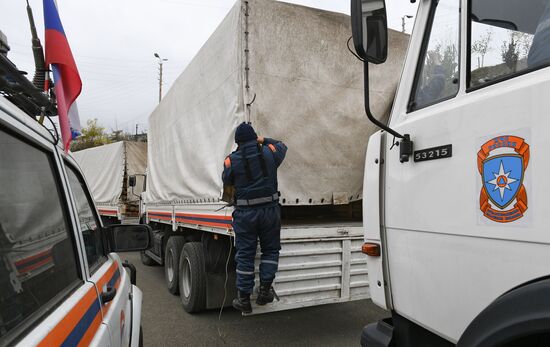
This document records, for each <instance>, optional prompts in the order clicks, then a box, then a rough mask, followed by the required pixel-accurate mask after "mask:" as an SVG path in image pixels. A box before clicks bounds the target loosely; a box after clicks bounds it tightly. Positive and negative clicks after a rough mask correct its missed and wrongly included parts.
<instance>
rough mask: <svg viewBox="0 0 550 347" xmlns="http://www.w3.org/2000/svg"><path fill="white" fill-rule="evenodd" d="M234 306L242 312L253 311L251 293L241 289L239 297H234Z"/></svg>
mask: <svg viewBox="0 0 550 347" xmlns="http://www.w3.org/2000/svg"><path fill="white" fill-rule="evenodd" d="M233 307H234V308H235V309H236V310H239V311H241V312H242V313H252V306H251V305H250V294H246V293H243V292H241V291H240V290H239V292H238V296H237V298H235V299H233Z"/></svg>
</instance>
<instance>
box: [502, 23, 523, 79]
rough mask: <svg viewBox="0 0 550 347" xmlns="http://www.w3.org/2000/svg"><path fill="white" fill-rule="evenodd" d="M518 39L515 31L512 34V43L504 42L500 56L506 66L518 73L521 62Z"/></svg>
mask: <svg viewBox="0 0 550 347" xmlns="http://www.w3.org/2000/svg"><path fill="white" fill-rule="evenodd" d="M518 41H519V40H518V37H517V35H515V34H514V32H513V31H511V32H510V41H503V42H502V46H501V47H500V52H501V53H500V55H501V57H502V61H503V62H504V63H505V64H506V66H507V67H508V69H510V71H511V72H516V69H517V64H518V60H519V48H520V47H519V45H518Z"/></svg>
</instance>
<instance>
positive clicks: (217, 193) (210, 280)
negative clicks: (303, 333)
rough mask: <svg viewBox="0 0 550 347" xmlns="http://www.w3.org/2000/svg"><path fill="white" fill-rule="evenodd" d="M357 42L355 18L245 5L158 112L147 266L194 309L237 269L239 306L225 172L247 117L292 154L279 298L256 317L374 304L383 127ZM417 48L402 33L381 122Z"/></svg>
mask: <svg viewBox="0 0 550 347" xmlns="http://www.w3.org/2000/svg"><path fill="white" fill-rule="evenodd" d="M350 36H351V28H350V19H349V16H346V15H344V14H338V13H332V12H326V11H321V10H317V9H312V8H307V7H302V6H297V5H291V4H286V3H282V2H275V1H266V0H261V1H260V0H253V1H238V2H237V3H236V4H235V6H234V7H233V8H232V9H231V11H230V12H229V14H228V15H227V17H226V18H225V19H224V20H223V22H222V23H221V24H220V26H219V27H218V28H217V30H216V31H215V32H214V33H213V35H212V36H211V37H210V38H209V40H208V41H207V42H206V44H205V45H204V46H203V47H202V49H201V50H200V51H199V53H198V54H197V55H196V57H195V58H194V60H193V61H192V62H191V63H190V64H189V66H188V67H187V68H186V70H185V71H184V72H183V73H182V75H181V76H180V77H179V78H178V79H177V80H176V81H175V83H174V85H173V87H172V88H171V89H170V91H169V92H168V93H167V95H166V96H165V98H164V99H163V100H162V102H161V103H160V105H159V106H158V107H157V108H156V109H155V111H154V112H153V114H152V115H151V117H150V119H149V133H148V141H149V156H148V176H147V191H146V193H145V194H144V195H145V209H144V216H145V219H146V222H147V223H149V224H150V225H151V226H153V229H154V230H155V232H154V238H153V239H154V242H153V247H152V248H151V249H150V250H148V251H146V252H144V253H143V254H142V260H143V262H144V263H146V264H153V263H154V262H157V263H160V264H164V265H165V269H166V282H167V285H168V288H169V290H170V292H172V293H174V294H176V293H178V292H179V293H180V294H181V300H182V302H183V306H184V308H185V310H186V311H188V312H197V311H200V310H203V309H205V308H214V307H220V305H221V304H222V299H223V297H224V295H223V294H224V281H225V276H226V263H227V259H229V260H230V261H229V264H230V265H229V282H228V284H227V286H226V287H225V288H226V289H227V290H229V296H228V298H231V297H232V296H231V295H233V293H234V287H235V285H234V265H233V260H232V256H233V254H232V239H231V236H232V235H233V232H232V229H231V213H232V208H230V207H228V208H223V207H224V203H223V202H222V201H220V197H221V195H222V180H221V172H222V169H223V161H224V159H225V157H226V156H227V155H228V154H229V153H230V152H231V151H232V150H233V149H234V148H235V147H236V145H235V144H234V141H233V134H234V130H235V128H236V127H237V126H238V125H239V124H240V123H241V122H243V121H250V122H252V124H253V126H254V127H255V129H256V130H257V131H258V133H259V134H261V135H265V136H269V137H273V138H276V139H280V140H282V141H284V142H285V144H287V145H288V148H289V150H288V154H287V157H286V160H285V162H284V163H283V165H282V166H281V168H280V169H279V187H280V194H281V196H280V203H281V205H282V216H283V217H282V218H283V227H282V231H281V242H282V250H281V257H280V265H279V272H278V274H277V278H276V279H275V283H274V287H275V290H276V291H277V293H278V295H279V297H280V301H279V302H277V303H275V304H273V305H268V306H264V307H261V308H260V307H255V308H254V313H260V312H266V311H274V310H282V309H289V308H296V307H304V306H311V305H319V304H325V303H335V302H345V301H349V300H358V299H365V298H368V297H369V289H368V287H369V281H368V274H367V268H366V258H365V256H364V255H363V254H362V253H361V245H362V243H363V241H362V239H363V238H362V233H363V232H362V216H361V200H362V185H363V169H364V157H365V152H366V145H367V139H368V136H369V134H372V132H373V131H374V130H375V129H374V127H372V126H371V125H370V124H369V123H368V121H367V119H366V117H365V116H364V110H363V92H362V90H363V84H362V83H363V80H362V78H361V76H362V75H361V71H362V70H361V69H362V64H361V63H360V62H358V61H357V59H356V58H355V57H354V56H353V55H352V54H351V53H350V52H349V51H348V48H347V46H346V44H347V42H348V39H349V38H350ZM407 43H408V36H407V35H404V34H401V33H397V32H391V33H390V50H391V51H392V53H393V54H392V59H391V60H389V61H388V62H387V64H386V65H385V66H384V67H383V68H380V69H375V70H374V71H373V74H372V80H374V81H376V90H373V92H372V98H373V100H374V104H375V109H376V110H377V111H378V112H379V113H381V114H387V110H389V108H390V105H391V103H392V101H393V97H394V93H395V89H396V86H397V77H398V72H399V71H400V70H401V64H402V61H403V59H404V55H405V51H406V46H407ZM229 301H230V300H229V299H228V300H227V301H226V304H228V303H229Z"/></svg>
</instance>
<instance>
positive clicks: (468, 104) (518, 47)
mask: <svg viewBox="0 0 550 347" xmlns="http://www.w3.org/2000/svg"><path fill="white" fill-rule="evenodd" d="M549 3H550V1H533V2H519V1H512V0H505V1H503V0H471V1H457V0H440V1H435V0H434V1H429V0H423V1H422V2H421V4H420V7H419V12H418V16H417V24H416V25H415V31H414V33H413V35H412V40H411V47H410V48H409V53H408V57H407V62H406V65H405V69H404V74H403V78H402V81H401V84H400V87H399V90H398V94H397V98H396V103H395V108H394V110H393V113H392V118H391V124H390V125H391V127H392V128H394V129H395V130H397V131H398V132H400V133H401V134H410V135H411V138H412V140H413V141H414V150H415V152H414V155H413V156H412V157H411V158H410V161H409V162H407V163H400V161H399V147H397V146H394V145H393V144H392V142H393V141H392V137H391V136H388V137H387V139H388V140H387V141H386V144H385V148H386V149H385V151H386V161H385V163H386V164H385V165H386V170H385V186H384V188H383V189H384V195H385V230H386V238H387V245H386V246H387V253H388V254H387V256H388V260H389V261H388V266H389V279H390V282H391V295H392V298H391V299H392V303H393V309H394V310H395V311H396V312H397V313H399V314H400V315H402V316H404V317H406V318H408V319H410V320H412V321H414V322H416V323H417V324H420V325H421V326H424V327H426V328H428V329H429V330H432V331H434V332H436V333H437V334H439V335H441V336H443V337H445V338H447V339H449V340H451V341H454V342H456V341H457V340H458V339H459V338H460V336H461V334H462V332H463V331H464V330H465V328H466V327H467V325H468V324H469V322H471V321H472V320H473V319H474V318H475V317H476V316H477V315H478V314H479V313H480V312H481V311H482V310H483V309H484V308H485V307H487V306H488V305H489V304H490V303H491V302H492V301H493V300H495V299H496V298H497V297H499V296H500V295H502V294H503V293H505V292H506V291H508V290H510V289H512V288H514V287H515V286H517V285H520V284H522V283H525V282H527V281H529V280H532V279H536V278H538V277H541V276H544V275H548V264H549V263H550V252H549V248H548V244H549V243H550V233H549V232H548V227H547V226H548V225H549V223H550V207H549V206H550V205H549V204H548V203H546V202H544V200H543V199H544V197H545V192H550V180H548V179H547V174H546V173H547V171H548V169H550V161H548V158H550V143H549V141H550V136H548V134H547V133H548V129H550V117H549V116H548V113H549V111H548V110H550V97H549V95H550V68H547V67H546V66H548V63H549V62H550V25H548V23H549V22H550V7H549V6H550V5H549ZM469 4H471V7H468V6H469ZM390 54H391V53H390ZM526 262H528V263H526Z"/></svg>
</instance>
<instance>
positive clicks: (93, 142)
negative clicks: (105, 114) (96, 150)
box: [71, 119, 111, 152]
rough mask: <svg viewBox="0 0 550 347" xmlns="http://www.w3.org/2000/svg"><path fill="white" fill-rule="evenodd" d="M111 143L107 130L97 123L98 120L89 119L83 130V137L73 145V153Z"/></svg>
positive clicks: (77, 139)
mask: <svg viewBox="0 0 550 347" xmlns="http://www.w3.org/2000/svg"><path fill="white" fill-rule="evenodd" d="M108 143H111V140H110V139H109V136H108V135H107V133H106V132H105V128H104V127H102V126H101V125H99V124H98V123H97V119H89V120H88V122H87V123H86V126H85V127H84V128H82V135H81V136H79V137H78V138H76V140H75V141H73V142H72V144H71V151H73V152H76V151H80V150H83V149H86V148H93V147H97V146H102V145H105V144H108Z"/></svg>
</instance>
